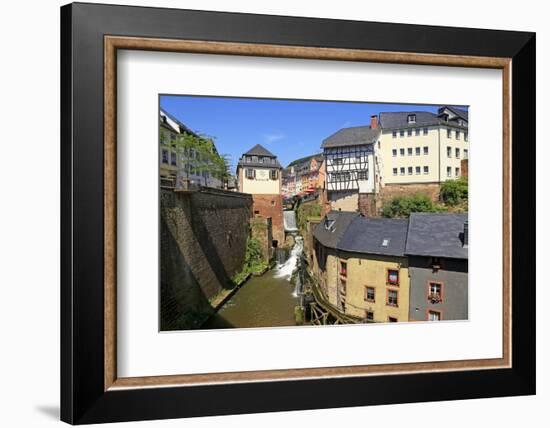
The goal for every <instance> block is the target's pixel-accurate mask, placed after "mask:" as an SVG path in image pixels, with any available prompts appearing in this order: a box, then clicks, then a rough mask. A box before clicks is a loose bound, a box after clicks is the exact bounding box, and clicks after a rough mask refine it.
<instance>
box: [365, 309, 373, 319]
mask: <svg viewBox="0 0 550 428" xmlns="http://www.w3.org/2000/svg"><path fill="white" fill-rule="evenodd" d="M365 319H366V320H367V321H374V312H372V311H366V312H365Z"/></svg>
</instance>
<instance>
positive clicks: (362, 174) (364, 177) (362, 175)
mask: <svg viewBox="0 0 550 428" xmlns="http://www.w3.org/2000/svg"><path fill="white" fill-rule="evenodd" d="M357 180H368V173H367V171H359V172H358V173H357Z"/></svg>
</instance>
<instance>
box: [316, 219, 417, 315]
mask: <svg viewBox="0 0 550 428" xmlns="http://www.w3.org/2000/svg"><path fill="white" fill-rule="evenodd" d="M407 227H408V221H407V220H406V219H385V218H367V217H363V216H361V215H360V214H357V213H351V212H338V211H331V212H330V213H328V214H327V215H326V216H325V218H324V219H323V221H321V223H319V224H318V225H317V226H316V228H315V229H314V231H313V238H314V239H313V242H314V245H313V247H314V257H313V266H312V270H313V274H314V276H315V278H316V279H317V280H318V282H319V284H320V288H321V290H322V291H323V293H324V295H325V297H326V299H327V300H328V301H329V302H330V304H331V305H333V306H334V307H336V308H337V309H338V310H340V311H341V312H343V313H345V314H348V315H353V316H356V317H359V318H362V319H364V320H365V321H367V322H368V321H372V322H406V321H408V319H409V314H408V312H409V294H410V283H409V272H408V261H407V257H406V256H405V244H406V237H407Z"/></svg>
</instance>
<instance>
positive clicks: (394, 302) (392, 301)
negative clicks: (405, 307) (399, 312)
mask: <svg viewBox="0 0 550 428" xmlns="http://www.w3.org/2000/svg"><path fill="white" fill-rule="evenodd" d="M398 295H399V293H398V292H397V290H388V300H387V302H386V304H387V305H388V306H399V301H398Z"/></svg>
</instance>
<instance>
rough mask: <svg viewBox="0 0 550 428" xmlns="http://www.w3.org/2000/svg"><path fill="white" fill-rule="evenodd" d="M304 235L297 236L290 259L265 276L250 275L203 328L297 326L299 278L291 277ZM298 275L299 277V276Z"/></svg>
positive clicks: (296, 264) (298, 258)
mask: <svg viewBox="0 0 550 428" xmlns="http://www.w3.org/2000/svg"><path fill="white" fill-rule="evenodd" d="M302 251H303V241H302V238H300V237H297V238H296V243H295V245H294V247H293V248H292V250H291V252H290V255H289V257H288V259H287V260H286V261H285V262H284V263H279V264H277V266H276V267H274V268H273V269H271V270H270V271H268V272H266V273H265V274H263V275H262V276H253V277H251V278H250V279H249V280H248V281H247V282H246V283H245V284H244V285H243V286H242V287H241V288H240V289H239V290H238V291H237V292H236V293H235V295H234V296H233V297H232V298H231V299H230V300H229V301H228V302H227V303H226V304H225V305H224V306H223V307H222V308H221V309H220V310H219V311H218V312H217V313H216V314H214V315H213V316H212V317H210V319H209V320H208V321H207V322H206V323H205V324H204V325H203V327H202V328H205V329H212V328H232V327H233V328H246V327H282V326H294V325H296V320H295V316H294V307H295V306H296V305H298V304H299V300H300V299H299V291H300V290H299V287H300V282H299V279H298V280H296V279H294V280H293V278H292V274H293V272H294V270H295V269H296V268H297V266H298V264H299V263H300V257H301V254H302ZM298 278H299V276H298Z"/></svg>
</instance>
